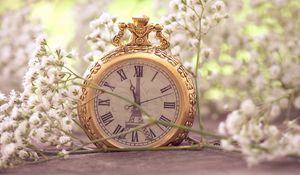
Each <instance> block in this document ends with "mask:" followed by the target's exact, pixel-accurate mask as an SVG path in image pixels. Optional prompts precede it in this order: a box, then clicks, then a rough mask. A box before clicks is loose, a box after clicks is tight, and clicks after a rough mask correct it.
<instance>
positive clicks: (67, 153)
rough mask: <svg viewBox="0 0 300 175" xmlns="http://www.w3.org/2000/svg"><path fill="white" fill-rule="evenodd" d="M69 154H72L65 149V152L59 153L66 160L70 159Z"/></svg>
mask: <svg viewBox="0 0 300 175" xmlns="http://www.w3.org/2000/svg"><path fill="white" fill-rule="evenodd" d="M69 154H70V152H69V151H67V150H65V149H63V150H62V151H61V152H60V153H59V155H61V156H63V157H64V159H67V158H69Z"/></svg>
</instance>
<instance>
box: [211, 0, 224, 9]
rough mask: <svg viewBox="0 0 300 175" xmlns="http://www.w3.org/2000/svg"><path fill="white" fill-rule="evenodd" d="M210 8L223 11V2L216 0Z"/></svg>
mask: <svg viewBox="0 0 300 175" xmlns="http://www.w3.org/2000/svg"><path fill="white" fill-rule="evenodd" d="M212 9H214V10H216V11H223V10H224V9H225V4H224V2H223V1H222V0H217V1H216V2H215V3H214V4H213V5H212Z"/></svg>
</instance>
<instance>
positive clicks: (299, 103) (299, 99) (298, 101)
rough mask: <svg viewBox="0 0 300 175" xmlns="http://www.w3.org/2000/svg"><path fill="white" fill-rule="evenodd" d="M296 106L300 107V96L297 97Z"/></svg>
mask: <svg viewBox="0 0 300 175" xmlns="http://www.w3.org/2000/svg"><path fill="white" fill-rule="evenodd" d="M294 106H295V108H296V109H300V96H298V97H296V98H295V100H294Z"/></svg>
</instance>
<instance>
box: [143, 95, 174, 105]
mask: <svg viewBox="0 0 300 175" xmlns="http://www.w3.org/2000/svg"><path fill="white" fill-rule="evenodd" d="M170 94H173V92H170V93H168V94H165V95H161V96H158V97H155V98H151V99H148V100H145V101H141V104H142V103H146V102H149V101H152V100H156V99H158V98H161V97H165V96H167V95H170Z"/></svg>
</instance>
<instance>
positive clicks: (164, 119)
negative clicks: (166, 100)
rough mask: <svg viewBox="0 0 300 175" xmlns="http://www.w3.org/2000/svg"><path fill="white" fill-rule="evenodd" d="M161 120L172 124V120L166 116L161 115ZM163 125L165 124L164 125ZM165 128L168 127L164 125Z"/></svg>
mask: <svg viewBox="0 0 300 175" xmlns="http://www.w3.org/2000/svg"><path fill="white" fill-rule="evenodd" d="M159 120H161V121H163V122H168V123H170V122H171V120H170V119H168V118H167V117H165V116H164V115H161V116H160V117H159ZM162 125H163V124H162ZM163 126H164V127H166V128H167V127H168V126H167V125H163Z"/></svg>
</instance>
